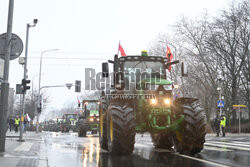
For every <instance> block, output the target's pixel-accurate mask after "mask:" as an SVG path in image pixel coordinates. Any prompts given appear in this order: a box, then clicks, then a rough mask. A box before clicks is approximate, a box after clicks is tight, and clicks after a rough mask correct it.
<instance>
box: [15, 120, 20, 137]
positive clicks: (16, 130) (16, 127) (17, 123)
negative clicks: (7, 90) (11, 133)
mask: <svg viewBox="0 0 250 167" xmlns="http://www.w3.org/2000/svg"><path fill="white" fill-rule="evenodd" d="M19 122H20V118H19V117H18V116H16V118H15V132H16V133H17V132H18V127H19Z"/></svg>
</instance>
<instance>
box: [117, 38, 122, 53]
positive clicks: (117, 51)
mask: <svg viewBox="0 0 250 167" xmlns="http://www.w3.org/2000/svg"><path fill="white" fill-rule="evenodd" d="M120 42H121V41H120V40H119V45H118V51H117V56H118V55H119V48H120Z"/></svg>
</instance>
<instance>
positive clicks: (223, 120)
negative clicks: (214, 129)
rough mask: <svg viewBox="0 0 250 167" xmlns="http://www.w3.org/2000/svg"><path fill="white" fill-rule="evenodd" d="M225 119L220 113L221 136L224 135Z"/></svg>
mask: <svg viewBox="0 0 250 167" xmlns="http://www.w3.org/2000/svg"><path fill="white" fill-rule="evenodd" d="M226 120H227V119H226V116H225V115H221V121H220V126H221V130H222V134H223V137H225V126H226Z"/></svg>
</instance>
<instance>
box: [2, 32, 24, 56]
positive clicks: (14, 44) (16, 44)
mask: <svg viewBox="0 0 250 167" xmlns="http://www.w3.org/2000/svg"><path fill="white" fill-rule="evenodd" d="M5 41H6V33H4V34H1V35H0V58H1V59H4V56H5V55H4V53H5ZM22 51H23V42H22V40H21V38H20V37H19V36H17V35H16V34H14V33H12V38H11V50H10V60H14V59H16V58H18V57H19V56H20V55H21V53H22Z"/></svg>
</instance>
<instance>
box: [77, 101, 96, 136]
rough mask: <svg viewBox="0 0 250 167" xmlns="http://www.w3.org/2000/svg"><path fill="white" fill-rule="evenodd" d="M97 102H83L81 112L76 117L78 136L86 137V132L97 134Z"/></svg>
mask: <svg viewBox="0 0 250 167" xmlns="http://www.w3.org/2000/svg"><path fill="white" fill-rule="evenodd" d="M99 105H100V102H99V100H83V102H82V112H81V113H80V114H79V116H78V122H77V127H78V136H79V137H86V135H87V132H88V131H91V134H92V135H94V134H97V132H98V130H99Z"/></svg>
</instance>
